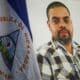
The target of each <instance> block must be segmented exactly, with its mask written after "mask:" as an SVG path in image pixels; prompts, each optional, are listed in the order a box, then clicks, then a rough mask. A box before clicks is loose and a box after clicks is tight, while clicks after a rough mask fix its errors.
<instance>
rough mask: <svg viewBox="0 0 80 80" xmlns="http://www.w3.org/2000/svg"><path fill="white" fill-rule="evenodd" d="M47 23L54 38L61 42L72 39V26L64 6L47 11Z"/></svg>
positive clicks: (67, 41) (65, 42)
mask: <svg viewBox="0 0 80 80" xmlns="http://www.w3.org/2000/svg"><path fill="white" fill-rule="evenodd" d="M47 23H48V27H49V29H50V31H51V33H52V36H53V39H54V40H57V41H59V42H60V43H62V44H67V43H69V42H70V41H71V40H72V35H73V26H72V21H71V19H70V15H69V13H68V11H67V9H66V8H64V7H55V8H51V9H50V10H49V12H48V22H47Z"/></svg>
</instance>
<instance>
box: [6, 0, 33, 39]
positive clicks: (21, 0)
mask: <svg viewBox="0 0 80 80" xmlns="http://www.w3.org/2000/svg"><path fill="white" fill-rule="evenodd" d="M7 1H8V3H9V4H10V6H11V7H12V8H13V9H14V10H15V12H16V13H17V15H18V16H19V17H20V18H21V19H22V20H23V22H24V24H25V25H26V27H27V28H28V30H29V33H30V36H31V38H32V33H31V29H30V24H29V19H28V12H27V4H26V0H7Z"/></svg>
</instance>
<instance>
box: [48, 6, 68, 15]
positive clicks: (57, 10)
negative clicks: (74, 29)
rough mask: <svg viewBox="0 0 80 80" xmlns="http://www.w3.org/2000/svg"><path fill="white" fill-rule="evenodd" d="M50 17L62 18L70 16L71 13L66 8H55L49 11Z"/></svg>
mask: <svg viewBox="0 0 80 80" xmlns="http://www.w3.org/2000/svg"><path fill="white" fill-rule="evenodd" d="M48 15H54V16H58V17H60V16H69V13H68V11H67V9H66V8H65V7H55V8H51V9H50V10H49V13H48Z"/></svg>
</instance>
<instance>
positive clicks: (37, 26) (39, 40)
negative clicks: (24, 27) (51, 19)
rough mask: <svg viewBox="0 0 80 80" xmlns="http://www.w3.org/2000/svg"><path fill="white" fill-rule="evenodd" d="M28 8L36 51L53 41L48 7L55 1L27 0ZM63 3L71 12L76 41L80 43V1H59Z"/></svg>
mask: <svg viewBox="0 0 80 80" xmlns="http://www.w3.org/2000/svg"><path fill="white" fill-rule="evenodd" d="M26 1H27V6H28V13H29V20H30V27H31V30H32V34H33V45H34V49H35V50H36V49H37V48H38V47H39V46H41V45H43V44H44V43H46V42H48V41H49V40H50V39H51V36H50V35H51V34H50V32H49V29H48V26H47V23H46V21H47V18H46V7H47V5H48V4H49V3H50V2H52V1H54V0H26ZM57 1H61V2H63V3H64V4H66V6H68V8H69V9H70V11H71V17H72V20H73V26H74V38H73V39H74V40H75V41H77V42H79V43H80V36H79V35H80V1H79V0H57Z"/></svg>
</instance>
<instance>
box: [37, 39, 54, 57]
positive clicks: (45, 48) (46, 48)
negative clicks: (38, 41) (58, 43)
mask: <svg viewBox="0 0 80 80" xmlns="http://www.w3.org/2000/svg"><path fill="white" fill-rule="evenodd" d="M53 50H54V49H53V47H52V42H51V41H50V42H48V43H46V44H44V45H42V46H40V47H39V48H38V49H37V54H39V55H42V56H45V55H46V54H47V53H48V52H49V51H53Z"/></svg>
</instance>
